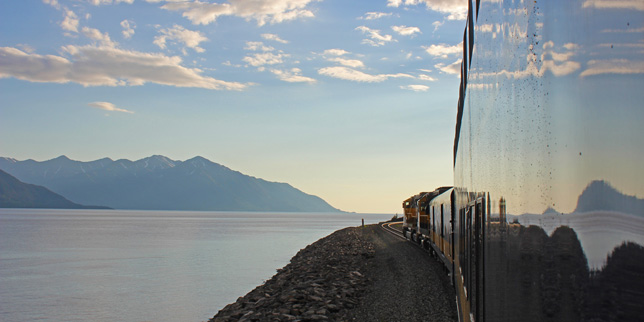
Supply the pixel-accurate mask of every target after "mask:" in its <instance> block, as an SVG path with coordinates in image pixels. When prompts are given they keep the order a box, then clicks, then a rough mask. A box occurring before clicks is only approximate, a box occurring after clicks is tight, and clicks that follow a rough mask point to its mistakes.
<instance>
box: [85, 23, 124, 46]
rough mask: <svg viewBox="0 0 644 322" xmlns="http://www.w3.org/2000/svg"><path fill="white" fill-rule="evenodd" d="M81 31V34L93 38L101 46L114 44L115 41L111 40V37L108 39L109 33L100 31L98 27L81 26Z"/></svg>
mask: <svg viewBox="0 0 644 322" xmlns="http://www.w3.org/2000/svg"><path fill="white" fill-rule="evenodd" d="M82 31H83V34H85V36H87V38H89V39H91V40H94V41H95V42H97V43H98V44H100V45H101V46H106V47H115V46H116V43H115V42H113V41H112V39H110V35H109V34H108V33H107V32H106V33H102V32H101V31H100V30H98V29H94V28H89V27H83V29H82Z"/></svg>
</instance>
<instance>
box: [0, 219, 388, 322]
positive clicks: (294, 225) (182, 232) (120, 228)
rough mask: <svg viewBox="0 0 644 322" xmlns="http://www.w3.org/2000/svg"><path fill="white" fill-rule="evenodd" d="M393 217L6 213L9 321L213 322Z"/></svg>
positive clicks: (4, 312)
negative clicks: (356, 232)
mask: <svg viewBox="0 0 644 322" xmlns="http://www.w3.org/2000/svg"><path fill="white" fill-rule="evenodd" d="M362 218H364V219H365V222H366V223H374V222H378V221H382V220H386V219H389V218H391V215H390V214H380V215H366V214H319V213H315V214H303V213H241V212H240V213H230V212H175V211H172V212H171V211H168V212H159V211H123V210H51V209H43V210H40V209H2V210H0V285H2V287H0V320H1V321H27V320H51V321H87V320H92V321H108V320H109V321H114V320H116V321H205V320H208V319H209V318H210V317H212V316H213V315H214V314H215V313H217V311H218V310H219V309H221V308H222V307H223V306H225V305H226V304H228V303H231V302H234V301H235V300H236V299H237V297H239V296H243V295H245V294H246V293H247V292H248V291H250V290H252V289H253V288H254V287H255V286H257V285H259V284H261V283H262V282H263V281H265V280H267V279H269V278H270V277H271V276H272V275H274V274H275V270H276V269H278V268H281V267H283V266H284V265H286V264H287V263H288V261H289V260H290V258H291V257H292V256H293V255H295V253H297V251H298V250H300V249H301V248H304V247H305V246H306V245H308V244H310V243H312V242H314V241H315V240H317V239H319V238H321V237H324V236H326V235H328V234H330V233H331V232H333V231H335V230H337V229H340V228H344V227H348V226H358V225H360V223H361V219H362Z"/></svg>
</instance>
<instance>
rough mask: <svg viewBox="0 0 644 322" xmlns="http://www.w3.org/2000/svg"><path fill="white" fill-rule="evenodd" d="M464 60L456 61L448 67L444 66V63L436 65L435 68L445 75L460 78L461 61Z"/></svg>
mask: <svg viewBox="0 0 644 322" xmlns="http://www.w3.org/2000/svg"><path fill="white" fill-rule="evenodd" d="M462 60H463V59H459V60H457V61H455V62H453V63H451V64H449V65H447V66H446V65H445V64H443V63H440V64H436V65H434V67H436V68H437V69H439V70H440V71H442V72H443V73H446V74H454V75H459V77H460V74H461V61H462Z"/></svg>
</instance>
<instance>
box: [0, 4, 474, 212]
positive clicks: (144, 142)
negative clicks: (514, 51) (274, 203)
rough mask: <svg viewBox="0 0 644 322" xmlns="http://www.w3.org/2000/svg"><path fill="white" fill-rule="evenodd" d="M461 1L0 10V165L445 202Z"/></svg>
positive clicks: (366, 202)
mask: <svg viewBox="0 0 644 322" xmlns="http://www.w3.org/2000/svg"><path fill="white" fill-rule="evenodd" d="M465 12H466V1H461V0H459V1H452V0H449V1H430V0H405V1H402V0H399V1H396V0H378V1H373V0H369V1H366V0H365V1H340V0H321V1H315V0H255V1H241V0H208V1H176V0H174V1H160V0H146V1H144V0H129V1H128V0H122V1H119V0H42V1H38V0H25V1H2V2H1V3H0V32H1V34H2V37H1V38H0V136H1V137H2V139H1V140H0V155H1V156H5V157H13V158H16V159H19V160H24V159H34V160H38V161H43V160H47V159H51V158H55V157H57V156H59V155H63V154H64V155H67V156H68V157H70V158H71V159H75V160H81V161H90V160H95V159H99V158H102V157H110V158H112V159H120V158H125V159H130V160H138V159H141V158H144V157H147V156H150V155H153V154H161V155H165V156H167V157H169V158H171V159H175V160H186V159H189V158H191V157H193V156H197V155H200V156H203V157H206V158H208V159H210V160H212V161H214V162H218V163H221V164H223V165H226V166H228V167H230V168H232V169H234V170H238V171H241V172H243V173H246V174H249V175H253V176H256V177H261V178H264V179H267V180H271V181H280V182H288V183H290V184H292V185H293V186H295V187H297V188H299V189H301V190H303V191H305V192H307V193H311V194H315V195H318V196H320V197H322V198H323V199H325V200H327V201H328V202H329V203H331V204H332V205H333V206H335V207H338V208H341V209H343V210H347V211H357V212H391V213H395V212H400V211H401V208H400V203H401V202H402V200H404V199H405V198H407V197H408V196H410V195H412V194H416V193H418V192H419V191H423V190H431V189H434V188H435V187H436V186H439V185H450V184H452V166H451V163H452V155H451V152H452V143H453V134H454V124H455V117H456V102H457V96H458V83H459V78H458V74H457V73H458V70H459V68H460V65H459V62H460V53H461V47H460V41H461V38H462V32H463V28H464V23H465V22H464V17H465Z"/></svg>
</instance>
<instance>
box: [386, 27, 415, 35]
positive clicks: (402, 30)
mask: <svg viewBox="0 0 644 322" xmlns="http://www.w3.org/2000/svg"><path fill="white" fill-rule="evenodd" d="M391 29H393V30H394V31H395V32H397V33H398V34H399V35H402V36H413V35H414V34H415V33H419V34H420V33H421V32H420V28H418V27H407V26H392V27H391Z"/></svg>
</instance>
